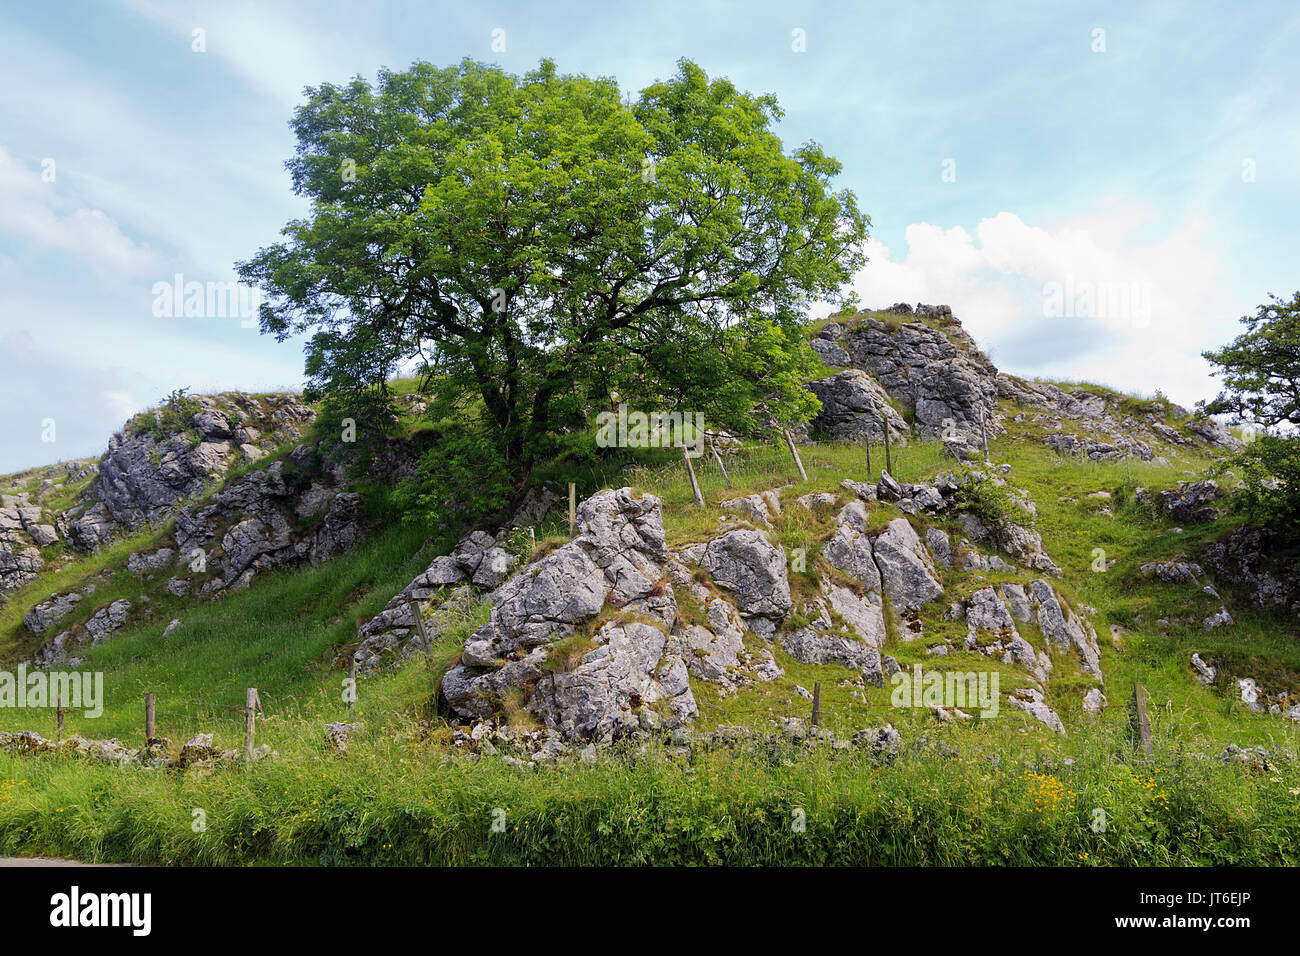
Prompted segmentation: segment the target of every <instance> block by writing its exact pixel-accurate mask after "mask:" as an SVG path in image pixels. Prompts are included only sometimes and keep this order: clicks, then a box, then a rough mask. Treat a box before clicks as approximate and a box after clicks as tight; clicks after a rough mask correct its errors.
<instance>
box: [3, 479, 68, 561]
mask: <svg viewBox="0 0 1300 956" xmlns="http://www.w3.org/2000/svg"><path fill="white" fill-rule="evenodd" d="M30 497H31V496H30V495H29V494H28V493H27V492H23V493H21V494H17V495H0V547H3V546H8V547H9V548H10V549H12V550H25V549H27V548H30V547H36V548H47V547H49V546H50V545H52V544H55V543H57V542H58V540H59V533H58V531H57V529H56V528H55V521H56V519H55V518H52V517H50V516H49V515H47V514H46V512H45V509H44V508H42V507H41V506H40V505H39V504H33V503H32V501H31V500H30Z"/></svg>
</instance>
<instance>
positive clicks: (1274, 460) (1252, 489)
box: [1216, 434, 1300, 540]
mask: <svg viewBox="0 0 1300 956" xmlns="http://www.w3.org/2000/svg"><path fill="white" fill-rule="evenodd" d="M1216 470H1217V471H1219V472H1223V471H1227V470H1231V471H1232V472H1233V473H1234V474H1235V475H1236V476H1237V477H1238V478H1239V479H1240V481H1241V485H1240V487H1239V488H1238V489H1237V491H1236V493H1235V494H1234V495H1233V496H1232V498H1231V499H1230V500H1231V503H1232V504H1233V506H1234V507H1235V508H1236V509H1237V510H1239V511H1241V512H1242V513H1244V514H1246V515H1248V516H1249V517H1250V519H1251V520H1252V521H1255V522H1256V523H1258V524H1264V525H1270V526H1271V527H1273V528H1275V529H1276V530H1278V531H1279V532H1281V533H1282V534H1283V535H1284V536H1288V535H1289V537H1290V538H1291V539H1293V540H1294V539H1297V538H1300V438H1296V437H1292V436H1282V435H1269V434H1263V435H1259V436H1257V437H1256V438H1255V440H1254V441H1251V442H1247V444H1246V445H1245V447H1244V448H1242V449H1241V450H1240V451H1239V452H1237V453H1236V454H1235V455H1233V456H1232V457H1230V458H1228V459H1226V460H1225V461H1224V462H1223V464H1222V465H1221V466H1220V467H1219V468H1218V469H1216Z"/></svg>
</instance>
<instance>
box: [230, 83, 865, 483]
mask: <svg viewBox="0 0 1300 956" xmlns="http://www.w3.org/2000/svg"><path fill="white" fill-rule="evenodd" d="M306 97H307V101H306V103H305V104H304V105H302V106H300V107H299V108H298V109H297V110H296V112H295V114H294V117H293V120H292V123H291V126H292V129H293V131H294V133H295V134H296V137H297V148H296V154H295V156H294V158H293V159H292V160H290V161H289V162H288V163H287V166H288V169H289V171H290V173H291V174H292V181H293V189H294V192H295V193H297V194H298V195H300V196H303V197H306V198H307V199H309V200H310V203H311V205H310V210H309V212H308V214H307V216H306V217H305V218H302V219H297V220H294V221H291V222H289V223H288V224H287V225H286V226H285V228H284V230H283V233H282V240H281V241H280V242H277V243H275V244H272V245H269V246H267V247H265V248H263V249H261V250H260V251H259V252H258V253H257V254H256V255H255V256H254V257H253V258H251V259H250V260H248V261H246V262H242V263H240V264H239V266H238V269H239V272H240V276H241V278H242V279H243V280H244V281H246V282H250V283H254V284H256V285H258V286H259V287H260V288H261V290H262V292H263V293H264V296H265V301H264V304H263V306H262V310H261V316H260V322H261V327H262V330H263V331H264V332H266V333H270V334H274V335H277V336H278V337H280V338H281V339H282V340H283V339H284V338H287V337H289V336H290V335H295V334H302V333H312V337H311V339H310V340H309V344H308V347H307V361H306V371H307V375H308V379H309V384H310V386H311V387H312V388H313V389H314V390H317V391H319V392H323V393H330V394H360V393H364V392H367V391H374V390H378V391H379V392H380V393H383V390H384V382H385V381H386V380H387V379H388V378H389V377H390V376H392V375H393V374H394V373H395V372H397V371H398V370H399V369H401V368H403V367H405V366H406V365H407V364H408V363H410V362H411V361H412V360H416V361H418V362H419V363H421V368H422V370H423V371H424V372H425V373H426V374H427V375H428V377H429V381H430V383H431V387H434V388H437V389H441V390H443V391H444V392H446V393H455V394H459V395H462V396H463V395H464V394H472V395H475V396H477V397H478V399H480V400H481V413H482V415H483V416H484V418H485V420H486V422H487V423H488V424H489V425H490V430H491V433H492V435H493V436H494V437H493V441H494V442H495V443H496V445H497V450H498V451H499V453H500V455H501V457H502V460H503V461H504V462H505V463H506V464H507V467H508V469H509V470H510V471H511V473H513V474H514V475H516V476H517V477H518V476H526V474H527V472H528V470H529V468H530V467H531V466H532V465H533V464H534V463H535V462H537V461H539V460H540V459H541V458H542V457H543V456H546V455H548V454H550V453H552V451H553V449H554V447H555V442H556V441H557V435H559V434H560V433H561V432H562V431H563V430H565V429H568V428H573V427H575V426H576V424H577V423H578V422H579V421H580V420H582V419H583V418H584V417H585V416H586V414H587V413H588V412H589V411H590V409H591V408H592V407H594V406H599V405H601V404H603V403H607V402H608V397H609V394H610V392H611V391H617V392H619V393H620V394H621V395H623V396H625V397H627V398H626V400H629V401H630V400H632V399H633V398H635V399H636V400H639V401H642V402H645V403H647V404H651V403H658V404H660V405H666V406H668V407H679V408H686V409H689V410H691V411H704V412H705V413H706V414H707V415H708V416H709V417H710V419H711V420H712V422H711V423H717V424H721V425H725V426H735V425H737V424H739V423H740V422H741V421H742V420H743V419H744V418H745V416H747V415H749V414H750V413H751V411H752V409H753V408H754V406H755V405H756V404H760V403H762V402H764V401H765V400H767V401H769V402H770V403H771V404H772V406H773V407H772V408H771V409H770V410H771V411H772V412H774V413H775V414H776V415H777V417H778V418H784V419H785V420H797V419H799V418H801V417H806V416H807V414H808V413H809V411H810V410H812V409H815V408H816V402H815V399H812V398H811V397H810V396H808V395H807V393H805V392H804V391H803V390H802V389H800V388H798V387H797V379H798V377H799V375H800V374H801V372H802V371H803V369H804V368H805V367H806V365H807V363H808V361H809V359H808V354H807V349H806V346H805V345H804V344H803V330H802V328H801V324H802V321H803V318H804V315H805V314H806V309H807V307H808V305H809V304H810V303H811V302H812V301H814V300H819V299H820V300H836V299H837V298H838V296H839V290H840V288H841V287H842V286H843V284H844V283H845V282H846V281H847V280H848V279H849V278H850V277H851V275H852V274H853V272H854V271H855V270H856V269H857V268H858V267H859V266H860V265H861V264H862V262H863V261H864V256H863V252H862V246H863V241H864V239H865V237H866V232H867V227H868V225H869V220H868V219H867V217H866V216H864V215H863V214H862V213H861V212H859V210H858V208H857V204H856V200H855V197H854V196H853V194H852V193H851V192H849V191H847V190H839V191H836V190H835V189H833V188H832V185H831V181H832V179H833V178H834V177H835V176H836V175H837V174H838V173H839V172H840V164H839V163H838V162H837V161H836V160H835V159H833V158H831V157H829V156H827V155H826V154H825V153H824V152H823V151H822V150H821V148H820V147H819V146H817V145H816V144H815V143H808V144H805V145H802V146H799V147H798V148H795V149H793V150H792V151H790V152H788V153H787V151H786V150H785V149H784V147H783V145H782V143H781V141H780V139H779V138H778V137H777V135H776V134H775V133H774V132H773V127H774V126H775V124H776V123H777V122H778V120H779V119H780V117H781V115H782V114H781V110H780V108H779V106H778V105H777V102H776V100H775V99H774V98H773V97H772V96H768V95H753V94H749V93H745V92H742V91H740V90H738V89H736V88H735V87H734V86H733V85H732V84H731V83H730V82H729V81H727V80H726V79H721V78H714V79H710V78H709V77H708V76H706V74H705V73H704V71H703V70H702V69H700V68H699V67H698V66H696V65H695V64H694V63H691V62H689V61H682V62H681V63H680V64H679V68H678V71H677V73H676V74H675V75H674V76H673V77H672V78H671V79H669V80H666V81H663V82H657V83H655V84H653V85H652V86H650V87H649V88H647V89H645V90H644V91H642V92H641V94H640V95H639V97H637V98H635V99H633V98H631V97H626V98H625V97H624V96H623V95H622V94H621V93H620V90H619V88H618V85H617V83H616V82H615V81H614V80H612V79H609V78H597V79H592V78H588V77H586V76H582V75H562V74H560V73H559V72H557V70H556V67H555V65H554V64H553V63H552V62H550V61H545V60H544V61H542V62H541V64H540V65H539V66H538V68H537V69H535V70H533V71H532V72H530V73H528V74H526V75H524V76H515V75H512V74H510V73H507V72H505V71H503V70H501V69H500V68H498V67H495V66H491V65H487V64H483V63H478V62H474V61H471V60H465V61H463V62H461V63H459V64H457V65H454V66H449V67H446V68H439V67H436V66H434V65H432V64H429V63H425V62H418V63H415V64H414V65H412V66H411V68H410V69H408V70H405V71H403V72H390V71H382V72H381V73H380V74H379V76H378V81H377V83H376V84H375V85H373V86H372V85H371V84H370V83H369V82H367V81H366V80H364V79H361V78H357V79H354V80H353V81H351V82H350V83H348V84H345V85H341V86H336V85H333V84H324V85H322V86H320V87H317V88H309V89H307V90H306ZM475 404H476V406H477V405H478V403H477V402H476V403H475Z"/></svg>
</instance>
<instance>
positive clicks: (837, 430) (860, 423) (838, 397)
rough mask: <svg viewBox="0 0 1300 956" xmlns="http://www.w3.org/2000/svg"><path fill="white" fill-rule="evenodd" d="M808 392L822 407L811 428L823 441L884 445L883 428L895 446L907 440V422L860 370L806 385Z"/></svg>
mask: <svg viewBox="0 0 1300 956" xmlns="http://www.w3.org/2000/svg"><path fill="white" fill-rule="evenodd" d="M819 341H820V340H819ZM808 389H809V391H811V392H812V393H813V394H814V395H816V396H817V398H818V399H819V400H820V401H821V403H822V408H821V411H820V412H818V413H817V416H816V417H815V418H814V419H813V420H812V427H813V429H814V430H815V431H816V432H819V433H820V434H822V435H824V436H825V437H826V438H829V439H831V440H834V441H866V442H870V443H872V444H878V443H883V442H884V440H885V432H884V429H886V428H888V429H889V440H890V441H891V442H894V443H895V444H897V443H899V442H901V441H903V440H904V439H905V437H906V436H907V433H908V431H909V429H908V427H907V421H906V420H905V419H904V418H903V416H902V415H900V414H899V413H898V412H897V411H896V410H895V409H894V406H893V405H891V404H890V402H889V395H888V393H886V392H885V390H884V389H883V388H881V387H880V385H878V384H877V383H876V380H875V379H873V378H872V377H871V376H870V375H868V374H867V373H866V372H863V371H861V370H860V369H847V370H845V371H843V372H840V373H838V374H837V375H832V376H830V377H829V378H823V379H818V380H816V381H813V382H809V383H808Z"/></svg>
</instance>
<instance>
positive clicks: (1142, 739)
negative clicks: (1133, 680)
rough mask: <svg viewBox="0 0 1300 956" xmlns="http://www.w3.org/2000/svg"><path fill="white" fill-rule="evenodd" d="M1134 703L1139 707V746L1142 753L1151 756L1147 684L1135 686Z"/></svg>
mask: <svg viewBox="0 0 1300 956" xmlns="http://www.w3.org/2000/svg"><path fill="white" fill-rule="evenodd" d="M1133 703H1134V705H1135V706H1136V707H1137V729H1138V744H1139V746H1141V747H1142V752H1143V753H1145V754H1146V755H1147V756H1148V757H1149V756H1151V721H1150V719H1149V718H1148V717H1147V689H1146V685H1145V684H1134V685H1133Z"/></svg>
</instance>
